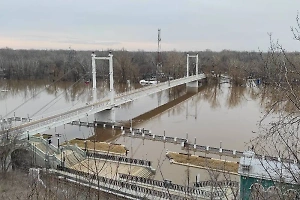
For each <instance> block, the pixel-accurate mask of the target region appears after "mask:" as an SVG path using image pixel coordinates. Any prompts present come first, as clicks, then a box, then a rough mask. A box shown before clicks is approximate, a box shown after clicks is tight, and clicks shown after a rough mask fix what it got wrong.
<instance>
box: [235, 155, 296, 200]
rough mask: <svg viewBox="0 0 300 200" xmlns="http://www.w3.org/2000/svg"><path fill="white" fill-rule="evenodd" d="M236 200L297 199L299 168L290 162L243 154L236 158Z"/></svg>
mask: <svg viewBox="0 0 300 200" xmlns="http://www.w3.org/2000/svg"><path fill="white" fill-rule="evenodd" d="M238 173H239V175H240V199H242V200H248V199H249V200H250V199H255V200H259V199H299V197H300V168H299V164H297V163H296V162H294V161H291V160H281V159H280V158H276V159H274V157H268V158H265V157H263V156H256V155H255V153H254V152H252V151H245V152H244V154H243V156H242V157H241V158H240V163H239V170H238Z"/></svg>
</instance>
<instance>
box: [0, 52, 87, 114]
mask: <svg viewBox="0 0 300 200" xmlns="http://www.w3.org/2000/svg"><path fill="white" fill-rule="evenodd" d="M70 54H71V52H70ZM69 62H70V61H69ZM76 62H78V63H79V64H80V65H81V66H82V67H83V68H85V67H84V65H83V64H82V63H80V62H79V61H78V60H76ZM74 69H75V68H71V69H69V70H68V71H67V72H66V73H65V74H63V75H62V76H61V77H59V78H58V79H57V80H56V81H54V82H53V83H51V84H50V85H49V86H52V85H54V84H56V83H57V82H59V81H60V80H62V79H63V78H64V77H65V76H67V75H68V74H69V73H71V72H72V71H73V70H74ZM86 74H87V73H86ZM49 86H48V87H49ZM48 87H46V86H45V88H44V89H42V90H40V91H39V92H38V93H37V94H36V95H39V94H40V93H42V92H43V91H45V90H46V89H47V88H48ZM32 99H33V96H32V97H30V98H29V99H27V100H26V101H24V102H23V103H21V104H20V105H19V106H17V107H16V108H14V109H13V110H12V111H10V112H8V113H7V114H6V115H4V116H3V118H5V117H7V116H9V115H10V114H12V113H13V112H15V111H16V110H17V109H19V108H20V107H22V106H23V105H24V104H26V103H27V102H29V101H30V100H32Z"/></svg>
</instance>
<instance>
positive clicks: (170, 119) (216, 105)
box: [0, 80, 270, 184]
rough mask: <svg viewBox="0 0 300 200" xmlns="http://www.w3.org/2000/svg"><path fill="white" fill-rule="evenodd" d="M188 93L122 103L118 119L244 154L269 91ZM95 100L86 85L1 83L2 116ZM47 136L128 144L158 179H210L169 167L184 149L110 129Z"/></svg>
mask: <svg viewBox="0 0 300 200" xmlns="http://www.w3.org/2000/svg"><path fill="white" fill-rule="evenodd" d="M138 87H141V86H140V85H133V84H132V85H118V84H116V85H115V88H116V92H117V93H120V92H124V91H128V90H132V89H134V88H138ZM107 88H108V83H107V82H99V83H98V90H97V98H98V99H101V98H105V97H106V96H107V95H108V89H107ZM185 90H186V88H185V86H181V87H177V88H174V89H170V90H168V91H164V92H160V93H157V94H155V95H150V96H148V97H145V98H141V99H139V100H136V101H134V102H131V103H128V104H126V105H123V106H121V107H120V108H117V109H116V120H117V122H118V123H122V124H126V125H127V126H130V125H131V124H132V125H133V126H134V127H136V128H145V129H148V130H151V131H152V133H154V134H157V135H163V134H164V133H165V135H166V136H173V137H181V138H186V137H188V138H189V140H190V141H194V140H195V138H196V141H197V144H200V145H208V146H212V147H219V146H222V147H223V148H226V149H236V150H240V151H244V150H246V149H247V148H248V146H249V144H248V142H249V141H250V139H251V138H254V137H256V136H257V132H258V122H259V121H260V119H261V118H262V116H263V113H264V111H265V109H266V106H267V105H268V104H269V103H270V99H268V98H267V97H268V95H266V93H267V92H268V89H267V88H257V87H251V88H250V87H240V86H231V85H230V84H228V83H224V84H211V85H205V86H202V87H201V88H199V91H198V92H197V93H194V94H191V93H186V92H185ZM91 100H92V91H91V85H86V84H84V83H83V82H79V83H78V84H73V83H59V84H55V85H52V84H51V83H47V82H43V81H34V82H30V81H6V80H1V81H0V115H1V116H0V118H7V117H12V116H18V117H28V116H29V117H30V118H35V117H40V116H43V115H45V114H46V113H48V114H49V113H56V112H57V111H59V110H62V109H67V108H69V109H72V108H75V107H77V106H79V105H83V104H86V103H88V102H90V101H91ZM149 111H150V112H149ZM131 119H132V120H131ZM80 120H81V121H89V122H92V121H93V120H94V119H93V117H87V118H85V119H80ZM13 123H15V122H13ZM95 132H96V135H94V134H95ZM47 133H48V134H52V135H53V143H54V144H55V142H56V139H55V136H54V135H55V134H56V133H60V134H62V138H61V140H71V139H73V138H76V137H80V138H97V140H99V141H106V140H109V141H112V142H114V143H120V144H124V145H125V146H126V147H127V148H128V149H129V154H128V156H130V157H135V158H141V159H147V160H151V161H153V167H154V168H155V169H156V177H155V178H157V179H169V180H172V181H173V182H175V183H179V184H186V183H187V181H188V179H189V182H193V181H195V176H196V174H201V180H207V179H209V177H210V175H211V174H210V173H207V172H206V171H205V170H200V169H192V168H188V167H184V166H179V165H174V164H170V163H169V160H168V159H167V158H166V156H165V153H166V151H167V150H170V151H176V152H184V151H182V150H181V149H180V145H175V144H164V143H162V142H156V141H146V140H145V141H143V140H142V139H131V138H126V137H123V136H120V132H118V131H116V130H111V129H103V128H97V129H96V130H94V128H85V127H78V126H71V125H65V126H61V127H57V128H56V129H53V130H50V131H49V132H47ZM195 154H197V155H201V154H200V153H195ZM217 157H218V158H219V156H217ZM221 159H229V158H225V157H222V158H221ZM235 178H236V177H235Z"/></svg>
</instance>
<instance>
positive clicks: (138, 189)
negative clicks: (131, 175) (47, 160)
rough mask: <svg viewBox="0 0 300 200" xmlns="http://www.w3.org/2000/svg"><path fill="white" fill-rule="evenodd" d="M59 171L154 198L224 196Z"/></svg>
mask: <svg viewBox="0 0 300 200" xmlns="http://www.w3.org/2000/svg"><path fill="white" fill-rule="evenodd" d="M57 169H58V170H60V171H63V172H67V173H70V174H73V175H75V176H82V177H86V178H89V179H92V180H97V181H98V182H100V183H104V184H107V185H111V186H112V187H109V188H110V189H114V187H118V188H124V189H129V190H131V191H134V193H135V194H136V195H137V194H138V193H142V195H141V196H145V195H152V196H155V197H160V198H163V199H180V200H181V199H182V200H187V199H190V198H188V197H186V195H190V196H193V197H198V198H199V197H201V198H206V199H211V198H213V199H219V198H220V197H223V196H224V192H223V191H213V192H212V191H210V190H209V191H206V190H202V189H199V188H192V189H191V190H189V191H185V190H178V193H177V194H173V193H170V192H167V191H166V190H165V189H164V188H165V187H161V189H163V191H159V190H156V188H153V187H147V186H140V185H137V184H136V183H132V182H124V181H123V180H117V179H110V178H106V177H103V176H99V175H97V174H90V173H87V172H82V171H78V170H74V169H70V168H66V167H62V166H57ZM51 171H54V170H51ZM54 172H55V171H54ZM58 173H59V171H58ZM60 175H61V174H60ZM76 180H78V177H76ZM183 187H185V186H183ZM187 192H190V193H187ZM180 194H181V195H182V196H181V195H180Z"/></svg>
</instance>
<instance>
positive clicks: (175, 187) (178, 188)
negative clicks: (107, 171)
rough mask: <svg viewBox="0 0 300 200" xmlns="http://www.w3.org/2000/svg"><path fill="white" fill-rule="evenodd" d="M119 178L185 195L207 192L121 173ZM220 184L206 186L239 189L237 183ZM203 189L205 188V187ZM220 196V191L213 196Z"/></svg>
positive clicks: (197, 188)
mask: <svg viewBox="0 0 300 200" xmlns="http://www.w3.org/2000/svg"><path fill="white" fill-rule="evenodd" d="M119 177H120V178H121V179H125V180H128V181H133V182H138V183H142V184H148V185H153V186H156V187H162V188H168V189H171V190H174V191H180V192H184V193H188V194H192V193H201V192H204V191H206V190H203V189H200V188H199V187H189V186H184V185H179V184H174V183H172V182H168V181H160V180H154V179H149V178H144V177H139V176H132V175H129V174H121V173H119ZM211 182H212V181H211ZM218 183H219V182H215V183H214V184H211V185H206V186H216V189H218V187H220V186H234V187H238V183H237V182H235V183H234V185H231V184H229V183H228V185H226V184H222V185H221V184H218ZM222 183H223V182H222ZM236 183H237V184H236ZM203 187H205V186H203ZM219 189H220V188H219ZM197 190H198V191H197ZM219 194H220V191H217V192H215V193H214V194H213V196H214V197H220V195H219ZM221 196H222V195H221Z"/></svg>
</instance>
